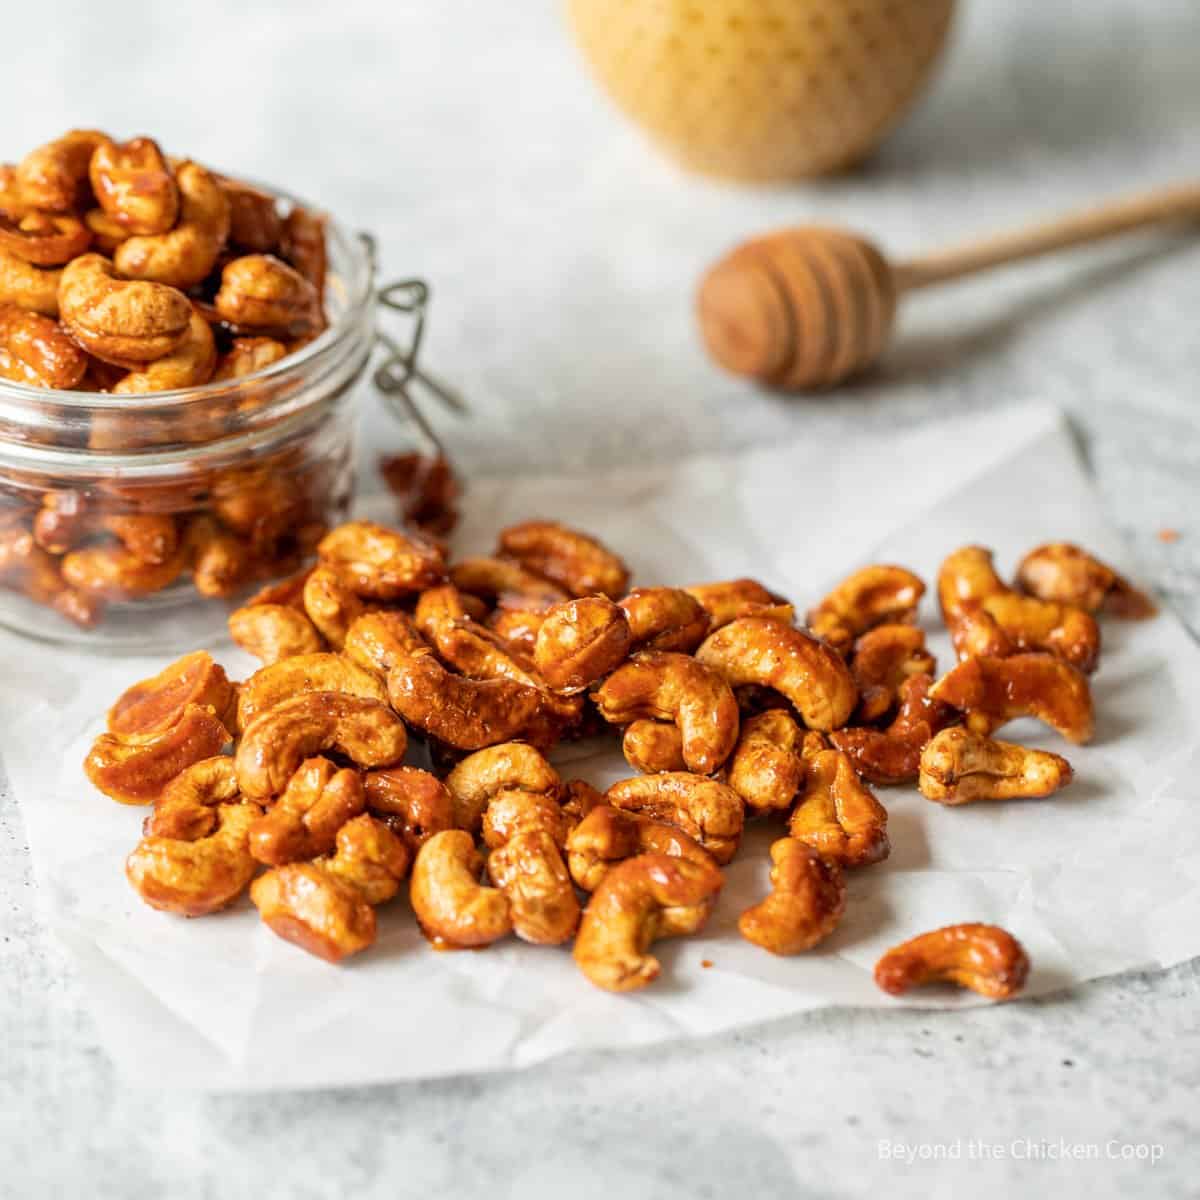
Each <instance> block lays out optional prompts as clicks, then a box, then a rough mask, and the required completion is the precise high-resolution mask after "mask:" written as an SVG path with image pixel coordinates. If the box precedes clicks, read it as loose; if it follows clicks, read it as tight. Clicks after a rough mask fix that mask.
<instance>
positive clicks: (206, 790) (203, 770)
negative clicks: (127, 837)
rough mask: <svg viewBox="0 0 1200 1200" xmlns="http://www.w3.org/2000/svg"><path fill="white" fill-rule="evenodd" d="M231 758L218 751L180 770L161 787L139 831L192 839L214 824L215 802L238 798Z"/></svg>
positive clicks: (181, 839) (214, 827)
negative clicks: (151, 809)
mask: <svg viewBox="0 0 1200 1200" xmlns="http://www.w3.org/2000/svg"><path fill="white" fill-rule="evenodd" d="M240 795H241V793H240V792H239V791H238V785H237V772H236V771H234V769H233V759H232V758H229V757H228V756H226V755H224V754H221V755H217V756H216V757H214V758H204V759H201V760H200V761H199V762H197V763H193V764H192V765H191V766H190V767H188V768H187V769H186V770H184V771H181V772H180V773H179V774H178V775H176V776H175V778H174V779H172V780H171V782H170V783H168V784H167V786H166V787H165V788H163V791H162V795H160V796H159V797H158V799H157V800H156V801H155V802H154V811H153V812H152V813H151V814H150V815H149V816H148V817H147V818H146V820H145V821H144V822H143V824H142V832H143V833H145V834H147V835H153V836H154V837H161V838H174V839H176V840H179V841H185V842H194V841H195V840H196V839H197V838H202V837H207V836H208V835H209V834H210V833H212V831H213V830H214V829H216V827H217V806H218V805H221V804H232V803H233V802H234V801H236V800H237V799H239V797H240Z"/></svg>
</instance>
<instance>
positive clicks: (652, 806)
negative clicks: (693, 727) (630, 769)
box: [605, 771, 745, 865]
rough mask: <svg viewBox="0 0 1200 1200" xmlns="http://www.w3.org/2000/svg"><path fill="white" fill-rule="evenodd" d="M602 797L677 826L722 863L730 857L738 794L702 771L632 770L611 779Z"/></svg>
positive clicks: (736, 837)
mask: <svg viewBox="0 0 1200 1200" xmlns="http://www.w3.org/2000/svg"><path fill="white" fill-rule="evenodd" d="M605 800H606V801H607V803H609V804H611V805H612V806H613V807H615V808H620V809H624V810H625V811H626V812H635V813H641V814H643V815H644V816H647V817H650V818H652V819H653V820H656V821H666V822H667V823H669V824H671V825H675V826H677V827H678V828H680V829H682V830H683V832H684V833H686V834H688V836H689V837H692V838H694V839H695V840H696V841H698V842H699V843H700V845H701V846H703V847H704V849H705V850H707V851H708V852H709V854H711V855H712V856H713V858H714V859H715V860H716V861H717V862H718V863H721V864H722V865H724V864H725V863H727V862H729V861H730V860H731V859H732V858H733V856H734V854H736V853H737V848H738V845H739V844H740V842H741V840H742V825H743V823H744V820H745V816H744V813H743V810H742V801H741V797H740V796H738V794H737V792H735V791H734V790H733V789H732V788H731V787H727V786H726V785H725V784H723V783H718V782H717V780H715V779H706V778H704V776H702V775H692V774H689V773H688V772H686V771H669V772H664V773H662V774H658V775H638V776H635V777H634V778H633V779H623V780H621V782H619V783H614V784H613V785H612V787H610V788H609V789H608V791H607V792H606V793H605Z"/></svg>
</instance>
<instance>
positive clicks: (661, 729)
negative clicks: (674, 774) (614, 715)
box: [621, 719, 687, 775]
mask: <svg viewBox="0 0 1200 1200" xmlns="http://www.w3.org/2000/svg"><path fill="white" fill-rule="evenodd" d="M621 753H622V754H624V755H625V761H626V762H627V763H628V764H629V765H630V766H631V767H633V769H634V770H635V771H641V772H642V774H644V775H653V774H655V773H657V772H659V771H686V770H687V763H686V762H684V759H683V734H681V733H680V732H679V726H678V725H675V724H667V723H666V722H665V721H651V720H647V719H642V720H638V721H631V722H630V723H629V724H628V725H627V726H626V727H625V733H624V734H623V736H622V738H621Z"/></svg>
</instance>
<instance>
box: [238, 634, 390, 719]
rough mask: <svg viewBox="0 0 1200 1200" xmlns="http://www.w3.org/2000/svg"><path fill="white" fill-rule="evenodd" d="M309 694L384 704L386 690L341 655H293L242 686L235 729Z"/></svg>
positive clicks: (262, 671)
mask: <svg viewBox="0 0 1200 1200" xmlns="http://www.w3.org/2000/svg"><path fill="white" fill-rule="evenodd" d="M310 692H339V693H341V694H342V695H345V696H358V697H361V698H362V699H365V700H375V701H377V702H378V703H380V704H386V703H387V688H385V687H384V686H383V684H382V683H381V682H380V680H379V677H378V676H377V675H375V674H373V673H372V672H371V671H368V670H366V669H364V668H363V667H360V666H359V665H358V664H357V663H354V662H352V661H351V660H350V659H348V658H346V657H345V656H344V655H341V654H329V653H321V652H318V653H316V654H297V655H292V656H290V657H288V658H283V659H280V660H279V661H278V662H275V663H272V664H271V665H270V666H264V667H260V668H259V669H258V670H257V671H255V672H254V674H253V675H251V676H250V678H249V679H247V680H246V682H245V683H244V684H242V687H241V690H240V692H239V694H238V704H237V720H238V728H239V729H248V728H249V727H250V724H251V723H252V722H253V721H254V720H255V719H256V718H257V717H259V716H261V715H262V714H263V713H265V712H266V711H267V710H268V709H271V708H274V707H275V705H277V704H282V703H283V701H285V700H290V699H292V698H294V697H296V696H304V695H307V694H308V693H310Z"/></svg>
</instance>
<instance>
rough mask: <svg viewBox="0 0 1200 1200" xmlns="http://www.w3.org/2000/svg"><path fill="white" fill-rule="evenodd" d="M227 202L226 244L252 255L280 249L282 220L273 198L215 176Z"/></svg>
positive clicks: (223, 176)
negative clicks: (227, 232)
mask: <svg viewBox="0 0 1200 1200" xmlns="http://www.w3.org/2000/svg"><path fill="white" fill-rule="evenodd" d="M217 182H218V183H219V184H220V185H221V190H222V191H223V192H224V193H225V198H226V199H227V200H228V201H229V240H230V242H231V243H232V244H233V245H235V246H237V247H238V249H240V250H244V251H249V252H250V253H252V254H270V253H272V252H273V251H275V250H278V249H279V241H280V238H281V237H282V236H283V218H282V217H280V215H279V206H278V205H277V204H276V203H275V197H274V196H271V195H268V193H266V192H261V191H259V190H258V188H256V187H251V186H250V184H248V183H244V182H243V181H242V180H240V179H230V178H229V177H228V176H226V175H219V176H217Z"/></svg>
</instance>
